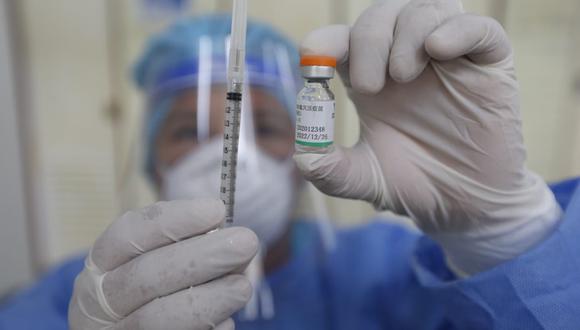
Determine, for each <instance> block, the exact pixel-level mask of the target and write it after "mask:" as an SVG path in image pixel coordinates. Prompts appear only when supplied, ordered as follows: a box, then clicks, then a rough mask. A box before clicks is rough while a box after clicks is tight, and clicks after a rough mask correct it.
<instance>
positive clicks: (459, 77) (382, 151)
mask: <svg viewBox="0 0 580 330" xmlns="http://www.w3.org/2000/svg"><path fill="white" fill-rule="evenodd" d="M301 53H302V54H308V55H312V54H315V55H330V56H335V57H336V58H337V59H338V60H339V65H338V68H337V69H338V72H339V74H340V76H341V78H342V80H343V83H344V84H345V86H346V88H347V90H348V92H349V96H350V98H351V100H352V101H353V102H354V104H355V106H356V108H357V111H358V115H359V118H360V130H361V133H360V139H359V141H358V143H357V144H356V145H355V146H354V147H352V148H342V147H336V148H335V150H334V151H333V152H332V153H330V154H327V155H318V154H302V155H295V160H296V162H297V164H298V167H299V168H300V169H301V171H302V173H303V174H304V175H305V177H306V178H307V179H308V180H310V181H312V182H313V183H314V184H315V185H316V186H317V187H318V188H319V189H320V190H321V191H323V192H325V193H327V194H330V195H333V196H339V197H345V198H353V199H362V200H366V201H368V202H370V203H373V204H374V205H375V207H377V208H378V209H381V210H386V209H388V210H392V211H394V212H396V213H399V214H403V215H407V216H409V217H411V218H412V219H413V220H414V221H415V222H416V224H417V225H418V227H419V228H420V229H422V230H423V231H424V232H425V233H427V234H428V235H430V236H431V237H432V238H434V239H435V240H437V241H438V242H439V243H440V244H441V245H442V247H443V249H444V251H445V253H446V256H447V259H448V263H449V264H450V266H451V267H452V268H453V269H455V270H456V271H457V272H458V273H460V274H472V273H476V272H479V271H482V270H485V269H488V268H491V267H493V266H495V265H497V264H499V263H501V262H502V261H505V260H508V259H511V258H513V257H515V256H517V255H518V254H521V253H522V252H524V251H526V250H528V249H530V248H531V247H532V246H534V245H535V244H537V243H538V242H540V241H542V240H543V239H544V238H545V237H546V236H547V235H549V234H550V233H551V231H552V230H553V228H554V227H555V226H556V225H557V223H558V219H559V215H560V212H561V211H560V209H559V207H558V205H557V203H556V202H555V200H554V197H553V194H552V193H551V191H550V190H549V188H548V187H547V186H546V184H545V183H544V182H543V180H542V179H541V178H540V177H538V176H537V175H535V174H534V173H532V172H530V171H529V170H527V169H526V166H525V159H526V152H525V147H524V144H523V140H522V132H521V120H520V113H519V106H520V105H519V95H518V94H519V93H518V89H519V87H518V83H517V81H516V77H515V72H514V66H513V56H512V49H511V47H510V44H509V41H508V39H507V36H506V34H505V33H504V31H503V29H502V27H501V26H500V25H499V24H498V23H497V22H496V21H494V20H492V19H490V18H487V17H481V16H476V15H471V14H464V13H463V12H462V5H461V2H460V1H456V0H438V1H436V0H415V1H401V0H390V1H386V2H379V3H376V4H374V5H373V6H371V7H370V8H368V9H367V10H366V11H365V12H364V13H363V14H362V15H361V16H360V17H359V18H358V20H357V21H356V23H355V25H354V26H353V27H352V28H350V27H348V26H343V25H334V26H328V27H325V28H321V29H318V30H315V31H313V32H312V33H310V34H309V35H308V36H307V37H306V38H305V40H304V41H303V43H302V47H301ZM337 114H338V116H340V109H339V110H338V112H337Z"/></svg>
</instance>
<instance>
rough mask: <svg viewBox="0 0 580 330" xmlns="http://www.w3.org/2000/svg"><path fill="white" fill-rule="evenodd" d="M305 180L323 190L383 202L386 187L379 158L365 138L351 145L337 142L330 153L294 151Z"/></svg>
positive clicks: (339, 195)
mask: <svg viewBox="0 0 580 330" xmlns="http://www.w3.org/2000/svg"><path fill="white" fill-rule="evenodd" d="M294 161H296V165H297V167H298V169H299V170H300V171H301V172H302V175H304V177H305V178H306V180H308V181H311V182H312V183H313V184H314V185H315V186H316V188H318V189H319V190H320V191H322V192H323V193H325V194H327V195H330V196H335V197H341V198H349V199H358V200H365V201H367V202H369V203H372V204H373V205H375V206H379V205H380V201H381V197H382V196H381V194H382V192H383V191H385V189H384V188H383V187H382V186H383V185H384V180H383V179H382V172H381V171H380V166H379V162H378V160H377V158H376V156H375V155H374V153H373V151H372V150H371V148H370V147H369V146H368V144H367V143H365V142H364V141H361V142H359V143H358V144H357V145H355V146H354V147H352V148H344V147H340V146H335V147H334V148H333V150H332V151H331V152H330V153H328V154H314V153H303V154H294Z"/></svg>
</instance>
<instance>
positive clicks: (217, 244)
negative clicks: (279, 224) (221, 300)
mask: <svg viewBox="0 0 580 330" xmlns="http://www.w3.org/2000/svg"><path fill="white" fill-rule="evenodd" d="M258 245H259V244H258V239H257V237H256V235H255V234H254V233H253V232H252V231H251V230H249V229H247V228H243V227H234V228H227V229H223V230H218V231H216V232H212V233H209V234H207V235H203V236H198V237H194V238H190V239H187V240H185V241H181V242H178V243H175V244H172V245H169V246H165V247H162V248H159V249H156V250H153V251H151V252H148V253H146V254H144V255H142V256H140V257H138V258H136V259H133V260H132V261H130V262H129V263H126V264H124V265H121V266H120V267H118V268H116V269H114V270H113V271H110V272H109V273H107V274H106V275H105V277H104V279H103V294H104V296H105V300H106V301H107V302H108V304H109V306H110V308H111V309H112V310H113V311H114V312H115V313H116V314H118V315H127V314H129V313H130V312H132V311H134V310H135V309H137V308H139V307H140V306H142V305H144V304H146V303H147V302H149V301H151V300H153V299H155V298H157V297H163V296H166V295H168V294H171V293H173V292H177V291H179V290H182V289H184V288H187V287H190V286H195V285H199V284H201V283H205V282H207V281H209V280H212V279H214V278H218V277H221V276H223V275H225V274H230V273H233V272H235V271H236V270H238V269H240V268H241V267H243V266H245V265H247V264H248V263H249V262H250V260H251V259H252V258H253V257H254V255H255V254H256V252H257V251H258Z"/></svg>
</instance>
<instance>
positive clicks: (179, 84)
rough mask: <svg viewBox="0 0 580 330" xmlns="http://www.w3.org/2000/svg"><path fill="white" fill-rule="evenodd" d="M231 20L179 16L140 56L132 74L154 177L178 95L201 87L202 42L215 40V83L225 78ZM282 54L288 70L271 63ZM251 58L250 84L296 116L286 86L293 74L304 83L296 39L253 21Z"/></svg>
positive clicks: (248, 52)
mask: <svg viewBox="0 0 580 330" xmlns="http://www.w3.org/2000/svg"><path fill="white" fill-rule="evenodd" d="M230 24H231V16H230V15H227V14H213V15H207V16H200V17H194V18H189V19H184V20H180V21H178V22H176V23H175V24H173V25H172V26H170V27H169V28H168V29H166V30H165V31H163V32H161V33H160V34H158V35H156V36H154V37H152V38H151V39H150V40H149V42H148V44H147V46H146V49H145V51H144V52H143V54H142V55H141V57H140V58H139V59H138V61H137V63H136V65H135V67H134V71H133V78H134V81H135V83H136V85H137V86H138V87H139V89H141V90H142V91H143V92H144V93H145V94H146V96H147V103H148V105H147V108H148V109H147V114H146V116H145V140H146V141H145V143H146V145H145V157H146V159H145V170H146V173H147V174H148V176H149V177H150V178H152V177H153V173H154V168H155V158H156V157H155V154H154V143H155V140H156V138H157V135H158V133H159V130H160V129H161V127H162V124H163V122H164V121H165V119H166V116H167V113H168V112H169V110H170V108H171V106H172V104H173V100H174V98H175V96H176V95H177V93H178V92H179V91H180V90H182V89H184V88H191V87H196V84H195V82H196V81H197V80H196V79H194V78H195V76H196V75H197V74H198V73H199V71H198V69H199V68H198V63H199V58H200V51H201V50H200V44H202V43H200V41H201V40H211V44H212V47H211V54H209V55H210V56H211V58H212V61H213V62H214V63H215V64H213V65H212V75H214V78H213V79H212V82H214V83H220V82H221V83H223V82H225V78H226V76H225V69H226V65H225V62H226V55H227V54H226V40H227V38H228V37H229V34H230ZM280 54H282V57H284V58H285V61H286V62H287V65H286V70H283V69H284V68H280V66H276V65H274V66H272V65H270V64H271V59H272V58H280V57H281V56H280ZM205 56H207V54H205ZM246 58H247V60H246V62H247V64H246V71H247V72H248V75H247V76H248V81H249V83H250V84H251V85H261V86H262V87H265V88H266V89H267V90H269V91H270V92H271V93H272V94H273V95H274V96H276V97H277V98H278V100H279V101H280V103H281V104H283V105H284V106H285V108H286V110H287V111H288V114H289V115H290V118H294V102H295V95H296V90H293V91H292V92H290V93H289V92H288V84H286V86H285V87H284V86H283V85H284V83H283V82H284V80H286V81H287V80H288V76H290V80H292V81H291V85H292V86H293V88H294V89H295V88H297V86H298V83H299V81H300V78H299V71H298V68H299V55H298V50H297V48H296V46H295V45H294V43H293V42H291V41H290V40H289V39H288V38H287V37H285V36H284V35H282V34H281V33H280V32H278V31H276V30H275V29H274V28H273V27H271V26H269V25H267V24H264V23H258V22H255V21H251V20H249V21H248V26H247V34H246ZM216 64H217V65H216ZM284 71H285V72H284ZM220 79H221V80H220Z"/></svg>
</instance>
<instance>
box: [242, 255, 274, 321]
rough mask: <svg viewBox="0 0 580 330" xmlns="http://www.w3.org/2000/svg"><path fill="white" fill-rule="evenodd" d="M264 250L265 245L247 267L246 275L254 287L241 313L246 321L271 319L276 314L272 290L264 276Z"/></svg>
mask: <svg viewBox="0 0 580 330" xmlns="http://www.w3.org/2000/svg"><path fill="white" fill-rule="evenodd" d="M263 250H264V247H262V248H261V249H260V250H259V251H258V254H256V256H255V257H254V259H252V261H251V262H250V264H249V265H248V268H247V269H246V275H247V276H248V278H249V279H250V282H251V283H252V287H253V289H254V294H253V295H252V298H250V301H249V302H248V303H247V304H246V306H245V307H244V309H243V310H242V311H241V313H240V317H241V318H242V319H243V320H246V321H255V320H258V319H264V320H270V319H272V318H274V316H275V315H276V314H275V306H274V297H273V295H272V290H271V288H270V284H269V283H268V281H266V280H265V277H264V266H263V265H264V259H263V257H262V256H263V254H264V253H263Z"/></svg>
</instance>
